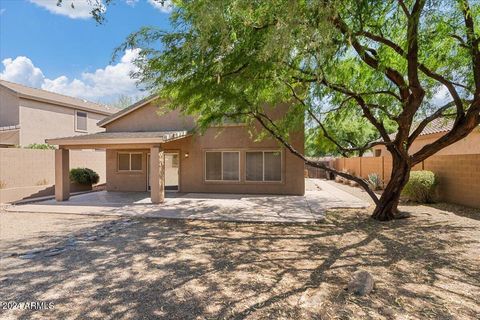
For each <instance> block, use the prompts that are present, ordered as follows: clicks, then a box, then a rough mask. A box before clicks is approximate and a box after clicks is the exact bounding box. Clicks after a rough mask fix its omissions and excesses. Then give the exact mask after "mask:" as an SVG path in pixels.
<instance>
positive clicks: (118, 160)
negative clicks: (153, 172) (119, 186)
mask: <svg viewBox="0 0 480 320" xmlns="http://www.w3.org/2000/svg"><path fill="white" fill-rule="evenodd" d="M121 154H128V168H129V169H128V170H123V169H120V155H121ZM132 154H139V155H140V156H141V157H142V158H141V161H140V163H141V166H142V167H141V169H140V170H132ZM117 172H143V152H128V151H120V152H117Z"/></svg>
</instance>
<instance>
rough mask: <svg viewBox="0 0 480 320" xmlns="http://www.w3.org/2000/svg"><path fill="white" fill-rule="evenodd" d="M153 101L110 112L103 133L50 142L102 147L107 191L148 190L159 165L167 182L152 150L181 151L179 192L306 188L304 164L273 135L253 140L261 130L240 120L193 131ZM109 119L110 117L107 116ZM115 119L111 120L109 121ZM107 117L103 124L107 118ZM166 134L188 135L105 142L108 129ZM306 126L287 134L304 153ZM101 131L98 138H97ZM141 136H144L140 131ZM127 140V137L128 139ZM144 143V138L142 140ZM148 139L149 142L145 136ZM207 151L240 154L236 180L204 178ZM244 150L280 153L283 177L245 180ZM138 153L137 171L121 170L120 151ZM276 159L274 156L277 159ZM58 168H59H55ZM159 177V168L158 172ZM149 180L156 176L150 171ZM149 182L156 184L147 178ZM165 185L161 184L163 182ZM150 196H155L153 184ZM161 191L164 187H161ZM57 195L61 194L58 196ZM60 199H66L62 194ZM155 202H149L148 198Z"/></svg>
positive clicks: (185, 119)
mask: <svg viewBox="0 0 480 320" xmlns="http://www.w3.org/2000/svg"><path fill="white" fill-rule="evenodd" d="M156 103H157V102H156V101H150V102H148V101H147V102H146V103H145V104H144V105H141V106H139V107H136V108H133V109H132V110H129V112H127V113H125V112H124V111H121V112H120V113H119V114H121V116H117V117H116V115H113V116H111V117H109V118H106V119H105V120H103V121H102V122H101V124H102V123H104V124H103V126H104V127H105V129H106V132H105V133H103V134H97V135H93V136H92V135H90V136H85V140H82V137H80V138H81V139H73V140H72V139H70V140H69V139H68V138H65V139H53V140H52V141H51V142H52V143H55V144H58V145H59V146H60V148H66V149H78V148H89V147H90V148H91V147H92V146H96V147H98V148H105V149H106V150H107V151H106V181H107V190H109V191H147V190H148V181H147V177H148V170H150V172H151V173H152V170H154V169H156V168H157V167H160V168H162V171H163V172H162V173H161V174H160V175H159V176H160V177H162V178H161V179H162V183H164V182H165V179H166V178H165V172H166V170H168V168H166V169H165V165H167V166H168V163H166V162H165V161H164V160H163V156H160V158H161V159H160V160H158V158H159V157H155V158H157V160H154V161H153V158H154V157H153V156H152V161H151V163H150V165H149V164H148V163H147V155H148V154H149V153H150V154H151V153H152V152H154V153H156V151H155V150H157V149H158V148H159V149H158V150H161V151H160V152H163V153H162V155H163V154H164V153H177V154H179V168H178V175H179V177H178V181H179V183H178V191H180V192H211V193H245V194H289V195H303V194H304V191H305V179H304V163H303V161H302V160H301V159H299V158H297V157H296V156H294V155H293V154H292V153H290V152H289V151H288V150H286V149H285V148H284V147H282V146H281V145H279V143H278V142H277V141H276V140H275V139H273V138H266V139H263V140H262V141H255V138H256V137H257V136H258V133H259V130H258V126H257V128H255V127H254V128H250V129H249V127H247V126H246V125H243V124H234V125H225V126H219V127H212V128H210V129H207V130H206V131H205V132H203V133H200V132H195V130H194V128H195V120H194V118H192V117H189V116H184V115H182V114H181V113H180V112H179V111H170V110H168V111H163V112H159V107H158V105H157V104H156ZM286 108H287V105H283V106H277V107H276V108H272V109H271V110H270V111H269V113H270V114H271V116H272V117H273V118H276V117H278V116H281V115H282V114H283V113H284V112H285V110H286ZM109 119H110V120H109ZM112 119H113V120H112ZM105 121H106V122H105ZM164 131H166V132H168V131H188V132H190V134H189V135H186V136H181V137H178V138H175V139H172V140H173V141H172V140H168V141H166V142H164V143H161V142H159V143H152V142H148V143H146V142H145V141H146V140H145V138H144V140H138V141H139V142H137V143H133V142H130V140H126V138H124V139H120V138H119V139H118V140H115V139H116V138H115V139H113V140H112V141H111V142H110V143H105V142H104V141H105V139H106V138H108V139H112V138H111V136H108V135H109V134H110V133H115V135H116V134H117V133H118V134H120V136H121V135H122V134H124V136H125V137H130V136H131V135H129V134H128V133H133V132H135V133H139V132H164ZM303 132H304V128H303V125H301V126H300V127H299V128H298V131H296V132H292V133H291V134H290V143H291V144H292V145H293V147H294V148H295V149H296V150H298V151H299V152H301V153H303V152H304V133H303ZM99 135H100V138H101V139H100V140H99ZM142 135H144V134H142ZM129 139H131V138H129ZM141 141H143V142H141ZM149 141H150V140H149ZM207 151H234V152H238V153H239V169H238V172H239V179H238V181H207V179H206V178H205V153H206V152H207ZM247 151H267V152H268V151H279V152H281V153H280V157H281V169H280V170H281V181H275V182H271V181H268V182H267V181H255V182H252V181H246V152H247ZM125 152H131V153H141V155H142V158H141V168H139V170H136V171H124V170H119V156H118V155H119V153H125ZM277 159H278V158H277ZM59 171H61V170H59ZM166 173H167V174H168V172H166ZM157 175H158V172H157ZM151 179H153V180H155V179H156V178H155V177H154V176H152V175H151ZM151 182H152V183H154V182H156V180H155V181H151ZM162 188H163V186H162ZM151 192H152V199H153V198H154V197H155V198H157V197H158V195H157V193H156V192H154V191H153V188H152V191H151ZM161 193H162V194H163V190H162V191H161ZM60 198H61V197H60ZM62 200H66V199H65V198H62ZM152 201H153V200H152Z"/></svg>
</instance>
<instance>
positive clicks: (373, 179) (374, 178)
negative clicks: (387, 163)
mask: <svg viewBox="0 0 480 320" xmlns="http://www.w3.org/2000/svg"><path fill="white" fill-rule="evenodd" d="M368 184H369V185H370V188H371V189H372V190H373V191H376V190H381V189H382V186H383V181H382V178H380V175H379V174H378V173H376V172H373V173H370V174H369V175H368Z"/></svg>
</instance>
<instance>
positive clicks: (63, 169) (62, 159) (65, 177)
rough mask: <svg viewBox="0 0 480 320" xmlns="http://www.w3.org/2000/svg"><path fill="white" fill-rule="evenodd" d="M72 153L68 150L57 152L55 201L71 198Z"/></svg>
mask: <svg viewBox="0 0 480 320" xmlns="http://www.w3.org/2000/svg"><path fill="white" fill-rule="evenodd" d="M69 158H70V153H69V150H68V149H57V150H55V200H57V201H66V200H68V198H70V168H69V167H70V160H69Z"/></svg>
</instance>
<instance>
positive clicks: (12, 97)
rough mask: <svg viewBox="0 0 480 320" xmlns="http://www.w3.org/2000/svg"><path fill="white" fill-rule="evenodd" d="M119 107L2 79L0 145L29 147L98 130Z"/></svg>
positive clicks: (0, 90)
mask: <svg viewBox="0 0 480 320" xmlns="http://www.w3.org/2000/svg"><path fill="white" fill-rule="evenodd" d="M117 111H118V109H117V108H113V107H110V106H106V105H101V104H98V103H94V102H90V101H87V100H83V99H77V98H74V97H69V96H65V95H62V94H58V93H54V92H50V91H45V90H41V89H36V88H30V87H27V86H24V85H21V84H18V83H13V82H9V81H5V80H0V147H16V146H21V147H26V146H28V145H31V144H35V143H39V144H42V143H45V139H49V138H55V137H61V136H71V135H79V134H85V133H95V132H99V131H103V130H104V129H103V128H101V127H99V126H97V122H98V121H100V120H102V119H103V118H105V117H107V116H109V115H112V114H114V113H116V112H117Z"/></svg>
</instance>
